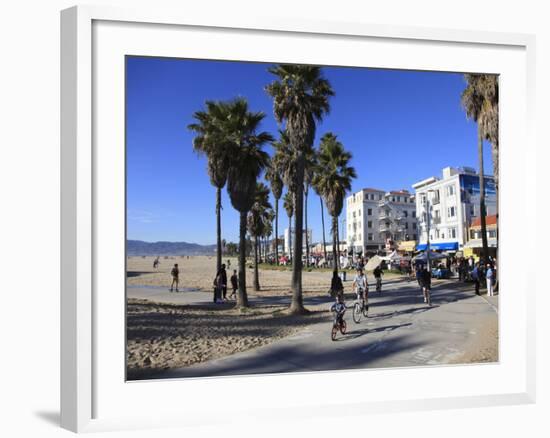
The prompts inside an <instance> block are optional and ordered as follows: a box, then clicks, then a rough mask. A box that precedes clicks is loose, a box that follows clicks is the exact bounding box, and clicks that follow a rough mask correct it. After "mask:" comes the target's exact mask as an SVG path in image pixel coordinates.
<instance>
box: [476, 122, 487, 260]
mask: <svg viewBox="0 0 550 438" xmlns="http://www.w3.org/2000/svg"><path fill="white" fill-rule="evenodd" d="M477 130H478V148H477V153H478V159H479V214H480V216H481V244H482V246H483V262H484V263H487V262H488V261H489V245H488V244H487V223H486V216H487V209H486V207H485V174H484V171H483V136H482V133H481V127H480V126H479V125H478V128H477Z"/></svg>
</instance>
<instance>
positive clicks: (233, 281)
mask: <svg viewBox="0 0 550 438" xmlns="http://www.w3.org/2000/svg"><path fill="white" fill-rule="evenodd" d="M230 280H231V288H232V289H233V292H231V295H229V298H231V297H233V299H237V289H238V288H239V277H237V270H236V269H233V275H232V276H231V278H230Z"/></svg>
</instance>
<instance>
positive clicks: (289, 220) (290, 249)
mask: <svg viewBox="0 0 550 438" xmlns="http://www.w3.org/2000/svg"><path fill="white" fill-rule="evenodd" d="M287 251H288V257H289V259H290V260H291V261H292V215H291V216H289V217H288V248H287Z"/></svg>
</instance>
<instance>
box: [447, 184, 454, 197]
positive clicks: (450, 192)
mask: <svg viewBox="0 0 550 438" xmlns="http://www.w3.org/2000/svg"><path fill="white" fill-rule="evenodd" d="M454 194H455V186H447V196H453V195H454Z"/></svg>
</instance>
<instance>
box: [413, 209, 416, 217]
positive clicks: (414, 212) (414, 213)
mask: <svg viewBox="0 0 550 438" xmlns="http://www.w3.org/2000/svg"><path fill="white" fill-rule="evenodd" d="M412 217H414V218H415V217H416V211H414V210H413V212H412Z"/></svg>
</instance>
